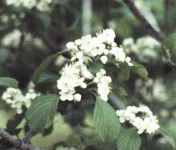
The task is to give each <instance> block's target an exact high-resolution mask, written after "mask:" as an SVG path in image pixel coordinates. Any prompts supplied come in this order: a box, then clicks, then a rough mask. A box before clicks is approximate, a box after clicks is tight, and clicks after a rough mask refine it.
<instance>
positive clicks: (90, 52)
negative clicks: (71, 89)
mask: <svg viewBox="0 0 176 150" xmlns="http://www.w3.org/2000/svg"><path fill="white" fill-rule="evenodd" d="M115 37H116V36H115V32H114V31H113V30H112V29H106V30H104V31H103V32H101V33H98V34H97V35H96V36H91V35H86V36H83V37H82V38H80V39H77V40H75V41H72V42H68V43H67V44H66V47H67V49H68V50H70V51H71V53H72V60H76V59H78V60H79V61H83V62H85V63H87V61H89V60H91V59H92V58H93V59H100V61H101V62H102V63H103V64H106V63H107V62H108V58H109V60H111V58H112V57H114V58H115V61H116V62H117V63H122V62H126V63H127V64H128V65H129V66H132V63H131V59H130V57H128V56H126V54H125V52H124V50H123V49H122V48H120V47H118V46H117V44H116V43H115Z"/></svg>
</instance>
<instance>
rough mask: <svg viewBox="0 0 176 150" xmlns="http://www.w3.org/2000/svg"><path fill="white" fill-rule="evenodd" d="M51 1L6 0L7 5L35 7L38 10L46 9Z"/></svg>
mask: <svg viewBox="0 0 176 150" xmlns="http://www.w3.org/2000/svg"><path fill="white" fill-rule="evenodd" d="M51 2H52V0H39V1H37V0H6V4H7V5H12V6H14V7H24V8H27V9H32V8H34V7H36V8H37V9H38V10H40V11H48V10H49V5H50V4H51Z"/></svg>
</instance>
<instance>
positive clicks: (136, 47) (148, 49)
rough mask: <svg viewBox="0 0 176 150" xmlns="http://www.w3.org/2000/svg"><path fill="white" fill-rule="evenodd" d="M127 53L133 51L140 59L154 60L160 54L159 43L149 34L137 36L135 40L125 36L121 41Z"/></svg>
mask: <svg viewBox="0 0 176 150" xmlns="http://www.w3.org/2000/svg"><path fill="white" fill-rule="evenodd" d="M122 46H123V48H124V49H125V51H126V52H127V53H130V52H133V53H135V54H136V55H137V56H138V57H139V59H140V60H142V61H147V60H151V59H152V60H156V59H157V58H158V56H160V48H161V43H160V42H159V41H157V40H156V39H154V38H153V37H151V36H144V37H141V38H138V39H137V40H136V42H135V41H134V39H133V38H127V39H125V40H124V41H123V43H122Z"/></svg>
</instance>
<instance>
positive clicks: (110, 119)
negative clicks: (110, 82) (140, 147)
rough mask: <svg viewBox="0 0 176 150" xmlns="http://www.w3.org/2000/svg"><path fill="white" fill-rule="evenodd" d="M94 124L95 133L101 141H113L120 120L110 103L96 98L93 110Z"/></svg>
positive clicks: (117, 131) (115, 137) (116, 134)
mask: <svg viewBox="0 0 176 150" xmlns="http://www.w3.org/2000/svg"><path fill="white" fill-rule="evenodd" d="M94 125H95V128H96V131H97V134H98V135H99V136H100V138H101V139H102V140H103V141H110V142H111V141H114V140H116V139H117V137H118V134H119V129H120V122H119V120H118V117H117V116H116V112H115V111H114V109H113V108H112V107H111V105H110V104H108V103H107V102H104V101H103V100H101V99H100V98H97V100H96V105H95V110H94Z"/></svg>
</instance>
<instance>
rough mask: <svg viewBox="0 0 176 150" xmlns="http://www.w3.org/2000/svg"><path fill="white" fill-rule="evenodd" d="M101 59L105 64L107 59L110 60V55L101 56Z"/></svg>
mask: <svg viewBox="0 0 176 150" xmlns="http://www.w3.org/2000/svg"><path fill="white" fill-rule="evenodd" d="M100 60H101V62H102V63H103V64H106V63H107V61H108V57H107V56H101V57H100Z"/></svg>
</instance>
